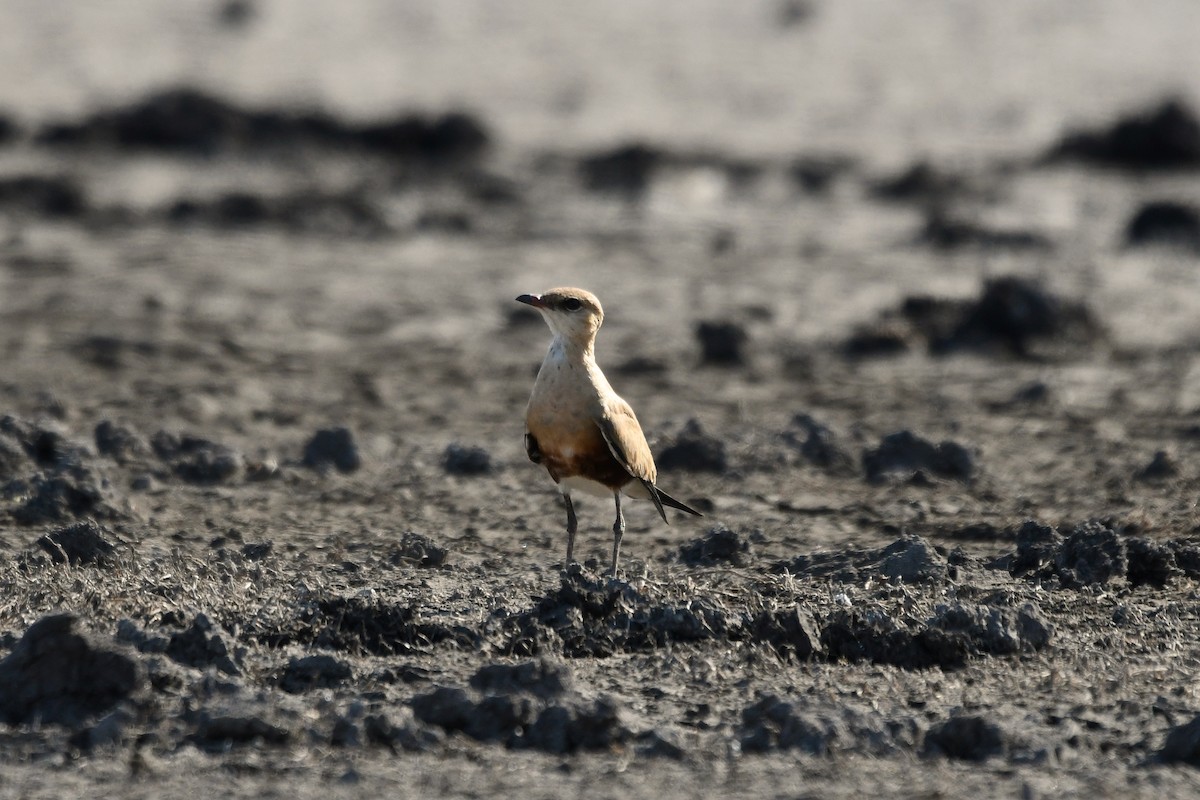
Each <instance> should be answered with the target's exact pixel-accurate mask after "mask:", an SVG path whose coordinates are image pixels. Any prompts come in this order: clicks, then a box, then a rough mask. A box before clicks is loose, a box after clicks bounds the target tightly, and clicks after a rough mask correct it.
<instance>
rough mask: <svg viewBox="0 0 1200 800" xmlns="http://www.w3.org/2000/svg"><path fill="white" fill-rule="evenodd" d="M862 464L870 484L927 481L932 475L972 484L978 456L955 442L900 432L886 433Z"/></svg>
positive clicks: (867, 453)
mask: <svg viewBox="0 0 1200 800" xmlns="http://www.w3.org/2000/svg"><path fill="white" fill-rule="evenodd" d="M862 466H863V471H864V472H865V473H866V476H867V480H868V481H870V482H871V483H886V482H888V481H896V480H902V481H908V482H915V483H927V482H928V480H929V476H936V477H939V478H949V479H951V480H956V481H962V482H963V483H970V482H971V479H972V477H973V476H974V472H975V459H974V458H972V457H971V453H970V451H969V450H967V448H965V447H963V446H962V445H960V444H958V443H956V442H950V441H945V442H939V443H938V444H933V443H932V442H930V441H927V440H925V439H922V438H921V437H920V436H917V435H916V434H915V433H913V432H912V431H897V432H896V433H889V434H888V435H887V436H884V437H883V438H882V439H881V440H880V441H879V446H878V447H875V448H872V449H869V450H864V451H863V454H862Z"/></svg>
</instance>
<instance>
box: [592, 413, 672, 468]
mask: <svg viewBox="0 0 1200 800" xmlns="http://www.w3.org/2000/svg"><path fill="white" fill-rule="evenodd" d="M596 424H597V425H598V426H599V427H600V433H602V434H603V435H604V441H605V443H606V444H607V445H608V450H609V452H611V453H612V454H613V458H615V459H616V460H617V463H619V464H620V465H621V466H622V467H624V468H625V471H626V472H628V473H629V474H630V475H632V476H633V477H635V478H637V479H639V480H642V481H649V482H650V483H651V484H653V483H654V481H655V480H656V479H657V477H658V470H656V469H655V468H654V456H653V455H652V454H651V453H650V445H649V444H648V443H647V442H646V434H644V433H642V426H641V425H639V424H638V421H637V417H636V416H635V415H634V413H633V409H632V408H630V407H629V404H628V403H626V402H625V401H624V400H618V401H615V402H609V403H607V404H606V406H605V408H604V409H603V411H602V412H601V414H600V416H599V417H598V418H597V419H596Z"/></svg>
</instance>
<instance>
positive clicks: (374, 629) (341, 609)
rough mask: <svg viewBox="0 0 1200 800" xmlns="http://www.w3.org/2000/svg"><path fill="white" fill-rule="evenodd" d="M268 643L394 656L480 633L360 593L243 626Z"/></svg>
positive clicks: (466, 642) (472, 640)
mask: <svg viewBox="0 0 1200 800" xmlns="http://www.w3.org/2000/svg"><path fill="white" fill-rule="evenodd" d="M245 631H246V635H247V636H250V637H253V638H254V639H256V640H257V641H259V642H262V643H263V644H266V645H269V646H271V647H282V646H284V645H289V644H308V645H313V646H316V647H320V648H324V649H327V650H336V651H338V652H343V653H348V654H352V655H361V654H363V653H370V654H373V655H395V654H396V653H404V652H408V651H410V650H414V649H416V648H420V647H429V646H432V645H437V644H441V643H443V642H445V643H449V644H458V645H462V646H472V645H474V644H477V640H478V635H477V634H476V633H475V632H474V631H471V630H469V629H467V628H465V627H463V626H459V625H453V626H452V625H445V624H442V623H438V622H423V621H421V620H420V619H419V618H418V617H417V613H416V611H415V610H414V609H413V608H412V606H410V605H404V604H396V603H389V602H386V601H383V600H377V599H365V598H360V597H329V598H324V599H320V600H317V601H315V602H312V603H306V604H304V605H303V606H301V607H299V608H297V609H295V616H294V617H293V618H292V619H290V620H287V621H284V622H282V623H278V624H273V625H270V626H251V625H248V626H246V628H245Z"/></svg>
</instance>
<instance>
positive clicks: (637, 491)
mask: <svg viewBox="0 0 1200 800" xmlns="http://www.w3.org/2000/svg"><path fill="white" fill-rule="evenodd" d="M517 302H518V303H525V304H526V305H530V306H533V307H534V308H536V309H537V310H538V311H540V312H541V314H542V318H543V319H545V320H546V324H547V325H549V326H550V330H551V332H552V333H553V334H554V339H553V341H551V342H550V350H549V351H548V352H547V353H546V359H545V360H544V361H543V362H542V368H541V369H540V370H538V375H537V380H536V381H535V382H534V384H533V393H532V394H531V395H530V397H529V405H528V407H527V408H526V409H525V452H526V453H527V454H528V455H529V460H530V461H532V462H533V463H535V464H541V465H542V466H544V467H545V468H546V471H547V472H549V473H550V477H551V478H553V479H554V482H555V483H556V484H557V485H558V490H559V491H560V492H562V496H563V499H564V500H565V501H566V503H567V561H566V563H567V564H568V565H569V564H570V563H571V561H572V558H573V556H574V553H575V531H576V530H577V528H578V523H577V522H576V520H575V506H574V504H573V503H572V502H571V492H572V491H580V492H586V493H588V494H594V495H599V496H601V497H608V496H611V497H612V498H613V499H614V500H615V502H616V505H617V521H616V522H614V523H613V552H612V574H613V576H614V577H615V576H616V574H617V559H618V558H619V557H620V554H621V537H622V536H623V535H624V534H625V517H624V515H623V514H622V513H621V493H622V492H624V493H625V494H626V495H627V496H629V497H634V498H638V499H642V500H650V501H651V502H653V503H654V507H655V508H657V509H658V513H659V515H660V516H661V517H662V518H663V522H666V523H667V524H668V525H669V524H670V522H669V521H668V520H667V513H666V511H664V510H663V506H670V507H671V508H677V509H679V510H680V511H686V512H687V513H689V514H695V515H696V516H701V514H700V512H699V511H696V510H695V509H693V508H688V507H687V506H686V505H684V504H683V503H681V502H679V501H678V500H676V499H675V498H673V497H671V496H670V495H668V494H667V493H666V492H664V491H663V490H662V489H659V488H658V487H657V486H655V485H654V481H655V479H656V478H657V477H658V470H656V469H655V467H654V456H653V455H651V453H650V445H648V444H647V443H646V435H645V434H644V433H642V426H641V425H639V424H638V421H637V417H636V416H635V415H634V413H633V409H632V408H630V407H629V403H626V402H625V401H624V400H622V399H621V398H620V397H619V396H618V395H617V393H616V392H614V391H613V388H612V386H610V385H609V383H608V379H607V378H605V377H604V373H603V372H601V371H600V367H599V365H598V364H596V353H595V344H596V331H598V330H599V329H600V324H601V323H602V322H603V321H604V310H603V309H602V308H601V307H600V301H599V300H597V299H596V296H595V295H593V294H592V293H591V292H585V291H584V290H583V289H551V290H550V291H548V292H546V293H545V294H543V295H535V294H523V295H521V296H520V297H518V298H517Z"/></svg>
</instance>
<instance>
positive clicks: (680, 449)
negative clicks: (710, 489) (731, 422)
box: [655, 419, 729, 473]
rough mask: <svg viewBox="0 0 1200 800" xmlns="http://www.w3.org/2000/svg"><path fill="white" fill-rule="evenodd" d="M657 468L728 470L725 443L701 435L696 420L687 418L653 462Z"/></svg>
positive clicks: (706, 434) (703, 434)
mask: <svg viewBox="0 0 1200 800" xmlns="http://www.w3.org/2000/svg"><path fill="white" fill-rule="evenodd" d="M655 463H656V464H657V465H658V468H659V469H663V470H676V469H678V470H687V471H689V472H716V473H721V472H724V471H725V470H726V469H728V468H729V459H728V457H727V456H726V455H725V443H724V442H722V441H721V440H720V439H718V438H717V437H715V436H712V435H710V434H708V433H705V431H704V428H703V427H702V426H701V425H700V422H699V420H695V419H690V420H688V421H687V423H686V424H685V425H684V426H683V430H681V431H680V432H679V434H678V435H677V436H675V437H674V439H673V440H672V441H671V443H670V444H669V445H667V446H666V447H664V448H663V449H662V452H660V453H659V454H658V457H657V458H656V459H655Z"/></svg>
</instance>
